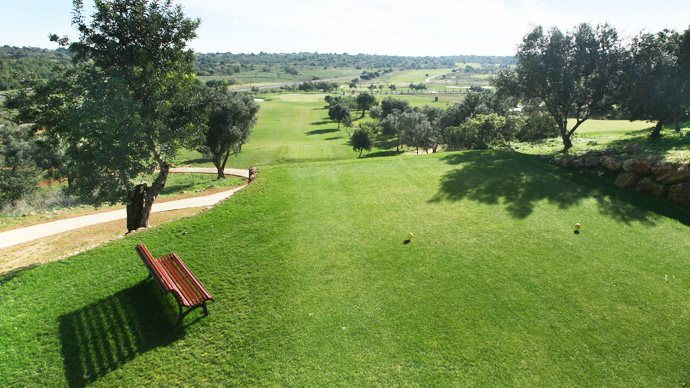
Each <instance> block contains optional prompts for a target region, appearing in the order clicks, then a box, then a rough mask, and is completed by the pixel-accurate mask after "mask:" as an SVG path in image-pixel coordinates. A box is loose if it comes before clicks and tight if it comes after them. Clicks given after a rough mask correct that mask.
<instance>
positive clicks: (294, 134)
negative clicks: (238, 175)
mask: <svg viewBox="0 0 690 388" xmlns="http://www.w3.org/2000/svg"><path fill="white" fill-rule="evenodd" d="M324 97H325V94H284V95H279V96H271V97H270V100H269V101H264V102H260V104H261V110H260V111H259V117H258V121H257V125H256V127H255V128H254V130H253V133H252V136H251V138H250V140H249V142H248V143H247V144H245V145H244V146H243V147H242V152H241V153H240V154H239V155H237V156H236V157H235V156H231V157H230V159H228V166H229V167H233V168H249V167H251V166H259V167H264V166H271V165H276V164H287V163H304V162H314V161H327V160H343V159H356V158H357V156H358V155H359V153H358V152H355V151H353V150H352V146H351V145H350V144H349V142H350V139H349V136H348V134H347V132H346V131H345V128H343V127H342V126H341V129H340V130H338V124H337V123H335V122H334V121H331V120H329V118H328V109H325V108H324V106H326V105H327V104H326V102H325V101H324ZM379 99H380V98H379ZM352 116H353V118H354V119H355V126H356V125H357V122H358V120H359V117H360V116H361V112H352ZM350 132H352V129H350ZM387 150H390V149H389V148H387V149H381V148H374V149H372V152H374V153H375V152H382V151H383V152H385V151H387ZM393 150H395V146H393ZM178 164H193V165H195V166H204V167H212V166H213V164H212V163H211V162H210V161H208V160H206V159H204V158H202V155H201V154H199V153H197V152H189V151H188V152H186V153H183V154H182V155H181V158H180V161H179V163H178Z"/></svg>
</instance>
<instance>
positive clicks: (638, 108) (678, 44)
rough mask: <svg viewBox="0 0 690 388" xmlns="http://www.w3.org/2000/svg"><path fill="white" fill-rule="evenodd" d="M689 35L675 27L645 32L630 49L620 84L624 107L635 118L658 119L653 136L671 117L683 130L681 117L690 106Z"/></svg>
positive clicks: (657, 133)
mask: <svg viewBox="0 0 690 388" xmlns="http://www.w3.org/2000/svg"><path fill="white" fill-rule="evenodd" d="M687 37H688V32H687V31H686V33H685V34H684V35H681V34H678V33H677V32H675V31H671V30H663V31H661V32H659V33H657V34H650V33H641V34H639V35H638V36H636V37H635V38H634V39H633V41H632V44H631V45H630V49H629V50H628V51H627V52H626V54H627V55H626V57H625V60H624V65H623V66H624V71H623V72H622V76H621V79H622V82H621V83H620V86H619V99H620V105H621V109H622V110H623V111H625V112H626V113H627V114H628V117H629V118H630V119H631V120H639V119H643V120H653V121H656V127H655V128H654V130H653V131H652V133H651V135H650V136H651V137H658V136H660V132H661V128H662V126H663V124H664V123H665V122H667V121H669V120H670V119H673V121H674V122H675V125H676V130H680V126H679V121H680V118H681V116H682V115H683V114H684V113H685V110H686V109H687V108H688V106H690V87H689V86H688V82H690V72H689V71H687V67H688V66H690V62H687V59H688V58H687V56H688V54H690V52H688V51H687V48H688V45H689V44H690V43H688V42H685V40H686V39H687ZM684 50H685V52H683V51H684Z"/></svg>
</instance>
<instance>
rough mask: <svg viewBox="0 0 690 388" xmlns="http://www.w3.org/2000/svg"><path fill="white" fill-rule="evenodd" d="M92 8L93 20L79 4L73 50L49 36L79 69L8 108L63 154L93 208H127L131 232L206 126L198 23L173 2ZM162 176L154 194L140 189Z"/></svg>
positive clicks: (31, 89)
mask: <svg viewBox="0 0 690 388" xmlns="http://www.w3.org/2000/svg"><path fill="white" fill-rule="evenodd" d="M95 5H96V12H95V13H94V15H93V16H92V17H91V19H90V21H87V18H86V17H85V15H84V8H83V4H82V1H81V0H75V1H74V18H73V21H72V22H73V24H74V25H75V26H76V27H77V30H78V31H79V39H78V40H77V41H75V42H71V43H70V41H69V40H68V39H67V38H59V37H58V36H56V35H52V36H51V40H53V41H56V42H58V43H60V44H61V45H63V46H67V47H68V50H69V52H70V53H71V55H72V58H73V65H72V66H70V67H69V68H67V69H65V70H64V71H63V72H62V73H61V74H59V75H58V76H57V77H56V78H55V79H53V80H49V81H36V80H34V81H33V82H31V83H29V84H28V85H26V87H25V88H24V89H23V90H21V91H20V92H19V93H18V94H17V95H15V96H14V97H13V98H11V99H9V101H8V103H9V105H10V106H13V107H15V108H18V109H19V115H18V116H17V117H18V119H19V120H20V121H23V122H33V123H36V125H35V130H45V132H46V134H47V135H48V136H49V137H50V138H51V139H52V141H53V142H54V143H56V144H57V143H61V144H63V145H64V146H65V147H66V150H67V154H68V155H69V157H70V158H71V160H72V161H73V162H74V164H75V171H76V177H75V181H74V190H75V192H76V193H77V194H79V195H80V196H82V197H93V198H94V199H95V200H96V202H97V203H98V202H111V203H116V202H119V201H123V202H126V203H127V204H128V208H127V215H128V218H127V228H128V229H129V230H133V229H136V228H139V227H142V226H147V225H148V215H149V213H150V210H151V206H152V205H153V202H154V201H155V199H156V197H157V196H158V194H159V193H160V191H161V190H162V189H163V187H164V186H165V182H166V179H167V174H168V171H169V160H170V159H171V158H172V157H174V155H175V153H176V151H177V149H178V148H179V147H180V146H181V144H182V142H183V141H184V140H185V139H186V138H188V137H189V136H191V135H192V134H193V128H194V125H195V124H198V122H199V120H200V117H199V109H198V104H199V102H200V98H199V94H198V89H197V88H194V83H195V77H194V73H193V61H194V53H193V51H192V50H191V49H186V45H187V42H189V41H190V40H191V39H193V38H194V37H196V32H195V31H196V28H197V27H198V25H199V21H198V20H192V19H189V18H186V17H185V16H184V14H183V13H182V9H181V8H180V7H179V6H173V5H172V3H171V1H169V0H166V1H162V2H161V1H155V0H112V1H96V3H95ZM156 169H157V170H158V171H159V173H158V176H157V178H156V179H155V181H154V182H153V183H152V184H151V186H148V185H147V183H142V182H141V177H142V175H143V174H144V173H151V172H153V171H154V170H156Z"/></svg>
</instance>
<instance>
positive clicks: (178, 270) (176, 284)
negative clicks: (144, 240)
mask: <svg viewBox="0 0 690 388" xmlns="http://www.w3.org/2000/svg"><path fill="white" fill-rule="evenodd" d="M135 249H136V251H137V253H138V254H139V257H141V260H142V261H143V262H144V264H145V265H146V267H147V268H148V270H149V273H150V274H151V276H153V277H154V278H155V279H156V281H157V283H158V284H159V285H160V287H161V289H162V290H163V292H166V293H167V292H171V291H172V292H173V293H174V294H175V300H177V303H178V305H179V307H180V315H179V317H178V322H177V323H178V325H179V324H180V323H182V318H184V316H185V315H187V314H188V313H189V312H190V311H192V310H194V309H196V308H198V307H203V309H204V314H205V315H208V310H207V309H206V301H207V300H212V301H215V300H214V299H213V297H212V296H211V294H209V292H208V291H207V290H206V288H204V286H203V285H202V284H201V283H200V282H199V280H198V279H197V278H196V276H194V274H193V273H192V271H190V270H189V268H188V267H187V265H185V263H184V262H183V261H182V259H180V257H179V256H178V255H177V254H175V253H171V254H169V255H166V256H163V257H160V258H154V257H153V256H152V255H151V253H150V252H149V251H148V249H147V248H146V246H145V245H143V244H139V245H137V246H136V248H135ZM182 306H184V307H190V309H189V310H187V311H186V312H184V313H183V312H182Z"/></svg>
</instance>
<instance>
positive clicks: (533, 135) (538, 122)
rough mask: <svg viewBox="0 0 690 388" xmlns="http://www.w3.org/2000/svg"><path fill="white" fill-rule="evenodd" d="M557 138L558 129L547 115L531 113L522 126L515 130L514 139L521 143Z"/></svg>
mask: <svg viewBox="0 0 690 388" xmlns="http://www.w3.org/2000/svg"><path fill="white" fill-rule="evenodd" d="M556 136H558V127H557V126H556V122H555V121H553V117H551V115H549V114H548V113H543V112H538V111H537V112H532V113H530V115H529V116H527V118H526V120H525V123H524V125H522V127H521V128H519V129H518V130H517V132H516V133H515V138H516V139H517V140H519V141H523V142H534V141H538V140H542V139H548V138H552V137H556Z"/></svg>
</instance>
